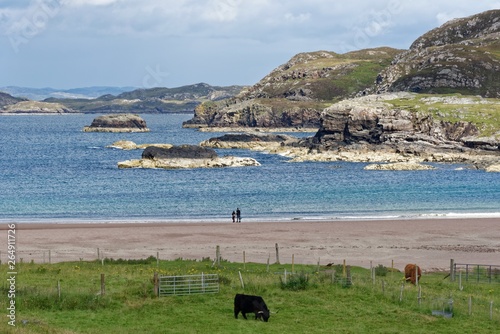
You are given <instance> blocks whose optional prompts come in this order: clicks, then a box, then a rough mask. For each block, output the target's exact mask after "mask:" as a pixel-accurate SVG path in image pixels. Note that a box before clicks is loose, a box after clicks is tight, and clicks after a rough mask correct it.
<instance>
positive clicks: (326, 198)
mask: <svg viewBox="0 0 500 334" xmlns="http://www.w3.org/2000/svg"><path fill="white" fill-rule="evenodd" d="M141 116H142V117H143V118H144V119H145V120H146V122H147V124H148V127H149V128H150V129H151V132H149V133H125V134H116V133H84V132H82V128H83V127H84V126H85V125H89V124H90V123H91V122H92V119H93V118H94V117H96V115H64V116H60V115H43V116H42V115H40V116H38V115H28V116H26V115H24V116H23V115H19V116H17V115H15V116H2V117H0V131H1V134H2V142H1V144H0V147H1V155H0V170H1V171H2V172H1V175H0V187H1V188H0V190H1V191H0V220H3V221H41V222H44V221H65V222H67V221H96V222H100V221H128V220H130V221H151V220H179V221H192V220H196V221H220V220H221V218H222V219H227V220H230V218H231V212H232V211H233V210H234V209H236V207H240V208H241V210H242V218H243V221H256V220H285V221H286V220H291V219H304V220H308V219H359V218H362V219H373V218H382V219H390V218H401V217H403V218H415V217H429V216H432V217H433V216H443V217H454V216H459V217H460V216H463V217H500V174H498V173H486V172H484V171H478V170H469V169H461V170H456V169H457V167H463V166H460V165H448V164H435V166H436V167H438V168H437V169H436V170H432V171H396V172H393V171H365V170H363V167H364V166H365V165H366V164H364V163H348V162H328V163H325V162H306V163H289V162H287V159H286V158H283V157H280V156H277V155H270V154H264V153H259V152H252V151H246V150H219V151H218V153H219V155H225V154H231V155H236V156H249V157H253V158H255V159H257V160H258V161H259V162H260V163H261V164H262V166H259V167H245V168H225V169H188V170H156V169H118V168H117V162H118V161H123V160H127V159H137V158H140V156H141V151H140V150H135V151H123V150H117V149H110V148H106V146H107V145H110V144H111V143H113V142H115V141H117V140H132V141H134V142H136V143H171V144H198V143H199V142H200V141H202V140H205V139H208V138H210V137H214V136H218V135H220V134H219V133H202V132H198V131H196V130H193V129H182V127H181V124H182V122H183V121H185V120H187V119H189V118H191V115H186V114H177V115H149V114H148V115H141ZM302 135H304V134H302ZM307 135H312V134H307Z"/></svg>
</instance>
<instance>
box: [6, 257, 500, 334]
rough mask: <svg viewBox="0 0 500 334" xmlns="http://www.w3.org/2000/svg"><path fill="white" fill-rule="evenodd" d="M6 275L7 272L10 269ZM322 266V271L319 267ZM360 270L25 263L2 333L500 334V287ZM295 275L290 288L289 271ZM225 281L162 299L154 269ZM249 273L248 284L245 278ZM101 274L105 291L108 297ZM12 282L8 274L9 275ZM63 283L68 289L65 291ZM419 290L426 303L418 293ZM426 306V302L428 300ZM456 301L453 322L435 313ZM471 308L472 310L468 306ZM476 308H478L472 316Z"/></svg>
mask: <svg viewBox="0 0 500 334" xmlns="http://www.w3.org/2000/svg"><path fill="white" fill-rule="evenodd" d="M0 268H1V269H2V272H3V273H4V274H5V275H4V276H6V275H7V272H8V269H7V267H6V265H5V264H3V265H1V266H0ZM318 269H319V271H318ZM375 269H376V270H375V271H376V274H377V275H375V276H373V275H372V272H371V271H370V270H369V269H363V268H357V267H354V268H352V269H351V273H352V285H351V286H349V284H346V283H347V282H346V280H345V279H344V274H343V270H344V268H343V267H342V266H334V267H317V266H303V265H297V264H296V265H294V267H293V268H292V265H290V264H287V265H279V264H273V265H270V266H269V267H267V265H266V264H255V263H246V264H243V263H230V262H226V261H223V262H222V263H221V264H220V265H219V266H217V265H213V262H212V261H211V260H210V259H203V260H199V261H194V260H182V259H179V260H176V261H159V262H157V261H156V259H155V258H149V259H145V260H129V261H127V260H106V261H104V264H103V263H102V262H101V261H93V262H84V261H80V262H66V263H57V264H34V263H24V264H19V263H18V264H17V268H16V270H17V275H16V280H15V289H16V292H15V298H14V300H15V302H16V323H15V324H16V326H15V327H13V326H10V325H9V324H8V321H9V318H8V317H7V315H8V310H7V307H8V305H9V304H8V301H9V300H8V298H7V296H8V293H9V289H10V286H9V282H8V281H7V280H6V279H4V280H3V281H2V285H1V290H2V298H1V309H2V310H3V311H2V312H3V313H4V316H3V317H2V322H1V324H0V333H51V334H52V333H55V334H58V333H120V334H125V333H134V334H135V333H255V332H259V333H402V332H404V333H494V332H499V331H500V309H499V305H500V284H499V283H498V281H497V283H491V284H486V283H473V282H465V280H463V281H462V289H460V287H459V284H458V282H457V280H456V281H455V282H451V281H450V279H449V278H444V277H445V275H446V273H432V274H424V275H423V276H422V278H421V281H420V284H419V287H416V286H413V285H411V284H409V283H404V282H403V274H402V273H400V272H393V271H391V270H390V269H389V270H387V268H385V267H382V266H377V267H375ZM285 270H286V271H287V273H290V272H291V271H292V270H293V271H294V272H295V275H289V274H287V278H286V282H285V276H284V272H285ZM155 272H157V273H159V274H160V275H191V274H201V273H205V274H209V273H216V274H218V275H219V281H220V291H219V293H216V294H210V295H190V296H166V297H159V298H158V297H156V296H155V293H154V281H153V277H154V273H155ZM240 273H241V277H242V279H243V283H244V288H242V284H241V281H240V276H239V275H240ZM101 274H104V277H105V294H104V295H101V293H100V291H101ZM7 278H8V277H7ZM58 286H59V287H60V289H58ZM419 291H420V297H421V298H420V299H419V298H418V297H419ZM236 293H246V294H255V295H260V296H262V297H263V298H264V300H265V301H266V303H267V305H268V307H269V308H270V309H271V311H272V312H276V311H278V312H277V313H273V314H272V315H271V318H270V319H269V322H267V323H265V322H262V321H256V320H253V316H250V314H249V319H248V320H244V319H243V318H242V317H241V315H240V316H239V319H234V315H233V299H234V295H235V294H236ZM419 300H420V302H419ZM449 301H452V302H453V317H452V318H444V317H440V316H433V315H432V310H441V309H442V308H443V307H446V306H447V305H448V302H449ZM470 302H472V304H471V309H469V307H470V305H469V303H470ZM470 311H471V312H470Z"/></svg>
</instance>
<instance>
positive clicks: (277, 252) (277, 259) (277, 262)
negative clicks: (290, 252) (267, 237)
mask: <svg viewBox="0 0 500 334" xmlns="http://www.w3.org/2000/svg"><path fill="white" fill-rule="evenodd" d="M275 247H276V264H280V251H279V247H278V243H276V246H275Z"/></svg>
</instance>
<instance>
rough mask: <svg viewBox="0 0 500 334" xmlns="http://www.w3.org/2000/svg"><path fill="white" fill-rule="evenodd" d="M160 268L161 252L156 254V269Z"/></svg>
mask: <svg viewBox="0 0 500 334" xmlns="http://www.w3.org/2000/svg"><path fill="white" fill-rule="evenodd" d="M159 266H160V252H156V267H159Z"/></svg>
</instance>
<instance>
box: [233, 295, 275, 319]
mask: <svg viewBox="0 0 500 334" xmlns="http://www.w3.org/2000/svg"><path fill="white" fill-rule="evenodd" d="M240 312H241V314H242V315H243V318H245V319H246V318H247V316H246V314H247V313H255V319H256V320H257V319H261V320H264V321H265V322H267V321H268V320H269V313H270V312H269V309H268V308H267V305H266V303H265V302H264V299H262V297H260V296H250V295H242V294H239V293H238V294H236V296H235V297H234V317H235V318H236V319H238V313H240Z"/></svg>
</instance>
